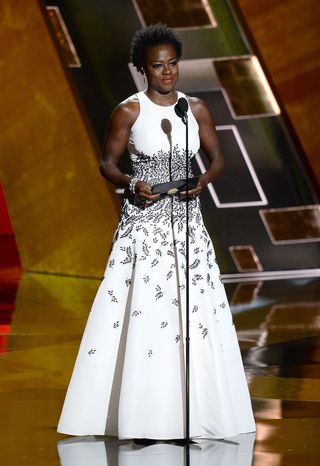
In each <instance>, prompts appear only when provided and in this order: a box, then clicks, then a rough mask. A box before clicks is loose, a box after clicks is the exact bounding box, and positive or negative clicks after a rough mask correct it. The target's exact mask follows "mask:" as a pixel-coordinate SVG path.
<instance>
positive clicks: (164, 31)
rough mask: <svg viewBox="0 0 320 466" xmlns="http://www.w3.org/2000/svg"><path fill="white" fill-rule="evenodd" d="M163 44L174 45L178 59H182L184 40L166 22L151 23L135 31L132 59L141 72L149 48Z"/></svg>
mask: <svg viewBox="0 0 320 466" xmlns="http://www.w3.org/2000/svg"><path fill="white" fill-rule="evenodd" d="M162 44H170V45H172V46H173V48H174V49H175V51H176V56H177V59H178V60H180V58H181V55H182V42H181V40H180V39H179V37H178V35H177V34H176V33H175V32H174V31H173V30H172V29H170V28H168V26H167V25H166V24H162V23H157V24H151V25H150V26H147V27H146V28H144V29H139V30H138V31H137V32H136V33H135V35H134V36H133V38H132V41H131V50H130V59H131V62H132V63H133V65H134V66H135V67H136V68H137V70H138V71H140V72H141V71H142V68H143V66H144V65H145V64H146V61H147V51H148V48H149V47H154V46H157V45H162Z"/></svg>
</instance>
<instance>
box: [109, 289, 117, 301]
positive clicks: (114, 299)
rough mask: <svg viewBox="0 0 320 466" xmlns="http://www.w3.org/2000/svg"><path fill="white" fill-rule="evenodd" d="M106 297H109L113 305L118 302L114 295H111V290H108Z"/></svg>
mask: <svg viewBox="0 0 320 466" xmlns="http://www.w3.org/2000/svg"><path fill="white" fill-rule="evenodd" d="M108 295H109V296H110V297H111V301H112V302H113V303H117V302H118V300H117V298H116V297H115V295H114V293H113V290H108Z"/></svg>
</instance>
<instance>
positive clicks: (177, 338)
mask: <svg viewBox="0 0 320 466" xmlns="http://www.w3.org/2000/svg"><path fill="white" fill-rule="evenodd" d="M180 339H181V336H180V335H179V334H178V335H177V336H176V337H175V339H174V340H175V342H176V343H179V341H180Z"/></svg>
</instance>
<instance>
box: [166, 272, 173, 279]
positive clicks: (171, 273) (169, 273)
mask: <svg viewBox="0 0 320 466" xmlns="http://www.w3.org/2000/svg"><path fill="white" fill-rule="evenodd" d="M172 275H173V271H172V270H169V272H168V273H167V280H169V278H171V277H172Z"/></svg>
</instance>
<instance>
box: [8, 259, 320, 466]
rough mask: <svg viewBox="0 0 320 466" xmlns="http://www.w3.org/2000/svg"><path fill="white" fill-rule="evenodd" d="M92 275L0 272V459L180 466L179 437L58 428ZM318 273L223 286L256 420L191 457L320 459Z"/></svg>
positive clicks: (231, 463)
mask: <svg viewBox="0 0 320 466" xmlns="http://www.w3.org/2000/svg"><path fill="white" fill-rule="evenodd" d="M98 285H99V281H98V280H93V279H92V280H90V279H82V278H74V277H63V276H53V275H45V274H35V273H25V274H24V275H23V276H22V277H21V276H20V273H19V270H18V269H16V268H14V269H12V270H11V271H10V270H9V269H6V270H4V269H3V270H2V271H0V292H1V295H0V296H1V300H0V310H1V313H0V330H1V334H0V345H1V346H0V350H1V354H0V372H1V381H0V410H1V416H0V452H1V453H0V458H1V464H3V465H4V466H18V465H19V466H21V465H30V466H31V465H32V466H51V465H52V466H53V465H60V464H61V465H62V466H84V465H88V466H107V465H108V466H116V465H121V466H138V465H139V466H144V465H148V466H157V465H163V466H164V465H165V466H170V465H174V466H180V465H181V466H182V465H186V464H188V462H187V455H186V450H185V449H184V448H183V447H181V446H178V445H172V444H165V443H162V444H161V443H160V444H155V445H149V446H147V447H143V446H142V445H135V444H133V443H132V442H130V441H122V442H119V441H115V440H112V439H109V440H108V439H106V438H103V437H99V438H97V437H85V438H68V437H66V436H63V435H59V434H57V433H56V425H57V422H58V418H59V414H60V410H61V406H62V402H63V399H64V395H65V390H66V386H67V383H68V380H69V377H70V374H71V370H72V367H73V363H74V359H75V356H76V352H77V348H78V344H79V340H80V337H81V334H82V331H83V328H84V325H85V321H86V318H87V315H88V312H89V309H90V305H91V302H92V300H93V298H94V295H95V292H96V290H97V288H98ZM319 285H320V278H306V279H295V280H274V281H273V280H269V281H265V282H262V281H261V282H258V281H257V282H252V283H242V284H241V283H238V284H237V283H232V284H231V283H229V284H227V285H226V289H227V293H228V297H229V300H230V302H231V305H232V312H233V314H234V322H235V325H236V327H237V331H238V337H239V340H240V344H241V349H242V355H243V359H244V363H245V368H246V374H247V379H248V383H249V388H250V393H251V396H252V402H253V407H254V413H255V418H256V422H257V434H256V438H255V436H252V435H243V436H239V437H237V438H232V439H227V440H225V441H211V442H209V441H207V442H201V443H200V444H196V445H192V446H191V449H190V456H189V464H191V465H193V466H200V465H201V466H213V465H217V466H250V465H251V464H253V465H255V466H257V465H259V466H280V465H281V466H283V465H294V466H298V465H308V466H313V465H318V464H320V442H319V432H320V365H319V364H320V338H319V329H320V312H319V310H320V286H319Z"/></svg>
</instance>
